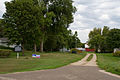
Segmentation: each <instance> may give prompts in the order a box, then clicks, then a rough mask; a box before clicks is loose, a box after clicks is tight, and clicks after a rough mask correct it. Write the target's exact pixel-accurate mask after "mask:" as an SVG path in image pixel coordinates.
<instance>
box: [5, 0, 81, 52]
mask: <svg viewBox="0 0 120 80" xmlns="http://www.w3.org/2000/svg"><path fill="white" fill-rule="evenodd" d="M72 3H73V1H72V0H12V1H10V2H5V6H6V12H5V13H4V15H3V24H4V28H5V29H4V30H5V36H6V37H8V39H9V40H10V44H21V45H22V48H23V53H24V48H25V47H26V46H27V48H28V46H29V47H30V48H31V47H33V46H34V50H35V51H36V50H37V49H39V50H40V51H41V52H42V51H43V49H46V50H54V49H57V50H58V48H63V47H66V48H72V47H75V46H77V45H76V44H77V43H81V42H80V40H79V38H78V37H77V35H76V34H77V33H75V34H74V35H73V34H72V32H71V31H70V30H68V29H67V28H68V27H69V24H70V23H72V22H73V13H75V12H76V8H75V7H74V6H73V5H72ZM74 39H75V40H74ZM76 40H77V41H76ZM43 45H45V47H44V46H43ZM47 45H50V46H49V47H48V46H47ZM73 45H74V46H73ZM38 47H39V48H38ZM47 47H48V48H47Z"/></svg>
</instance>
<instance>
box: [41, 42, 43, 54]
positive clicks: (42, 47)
mask: <svg viewBox="0 0 120 80" xmlns="http://www.w3.org/2000/svg"><path fill="white" fill-rule="evenodd" d="M40 52H43V40H41V43H40Z"/></svg>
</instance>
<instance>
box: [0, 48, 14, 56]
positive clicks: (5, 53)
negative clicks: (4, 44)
mask: <svg viewBox="0 0 120 80" xmlns="http://www.w3.org/2000/svg"><path fill="white" fill-rule="evenodd" d="M11 52H12V50H7V49H0V58H5V57H9V56H10V53H11Z"/></svg>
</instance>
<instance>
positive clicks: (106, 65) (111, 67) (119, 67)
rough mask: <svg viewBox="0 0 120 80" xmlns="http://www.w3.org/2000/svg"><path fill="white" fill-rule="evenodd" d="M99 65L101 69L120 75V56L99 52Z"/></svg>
mask: <svg viewBox="0 0 120 80" xmlns="http://www.w3.org/2000/svg"><path fill="white" fill-rule="evenodd" d="M97 58H98V60H97V61H98V65H99V67H100V68H101V69H104V70H106V71H108V72H111V73H115V74H118V75H120V57H114V56H113V55H112V54H108V53H106V54H103V53H101V54H97Z"/></svg>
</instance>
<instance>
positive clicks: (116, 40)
mask: <svg viewBox="0 0 120 80" xmlns="http://www.w3.org/2000/svg"><path fill="white" fill-rule="evenodd" d="M107 44H108V47H109V49H110V50H111V51H113V50H114V48H120V29H111V30H110V31H109V33H108V36H107Z"/></svg>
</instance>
